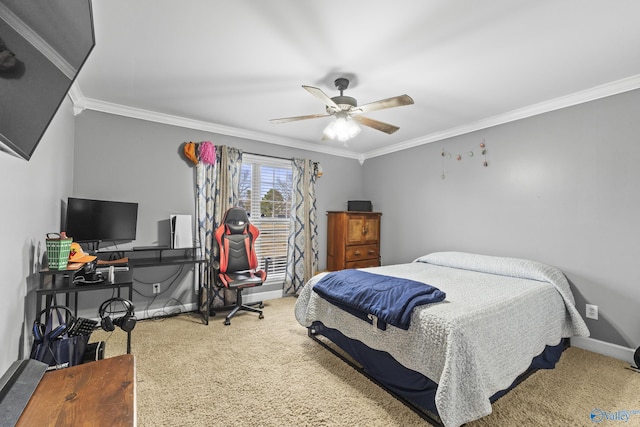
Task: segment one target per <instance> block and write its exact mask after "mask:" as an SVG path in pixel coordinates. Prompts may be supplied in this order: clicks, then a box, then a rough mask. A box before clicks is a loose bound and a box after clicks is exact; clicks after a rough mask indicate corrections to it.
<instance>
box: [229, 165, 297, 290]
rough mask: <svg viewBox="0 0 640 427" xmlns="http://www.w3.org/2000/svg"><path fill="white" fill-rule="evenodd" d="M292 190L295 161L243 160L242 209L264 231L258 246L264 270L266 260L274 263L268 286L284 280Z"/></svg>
mask: <svg viewBox="0 0 640 427" xmlns="http://www.w3.org/2000/svg"><path fill="white" fill-rule="evenodd" d="M292 188H293V182H292V171H291V161H289V160H281V159H273V158H269V157H262V156H255V155H251V154H244V155H243V156H242V170H241V174H240V201H239V205H240V206H241V207H243V208H244V209H246V211H247V213H248V214H249V219H250V220H251V223H252V224H253V225H255V226H256V227H257V228H258V229H259V230H260V237H258V240H257V241H256V244H255V249H256V255H257V256H258V262H259V263H260V268H264V258H265V257H271V259H272V262H271V265H270V266H269V271H268V272H267V273H268V275H267V283H274V282H282V281H283V280H284V276H285V269H286V264H287V239H288V237H289V216H290V212H291V192H292Z"/></svg>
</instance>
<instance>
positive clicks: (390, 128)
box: [351, 116, 400, 135]
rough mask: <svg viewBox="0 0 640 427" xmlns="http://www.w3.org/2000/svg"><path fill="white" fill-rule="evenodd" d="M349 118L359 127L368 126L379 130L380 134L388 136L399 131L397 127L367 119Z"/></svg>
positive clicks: (359, 117)
mask: <svg viewBox="0 0 640 427" xmlns="http://www.w3.org/2000/svg"><path fill="white" fill-rule="evenodd" d="M351 118H352V119H353V120H355V121H357V122H359V123H360V124H361V125H365V126H369V127H370V128H373V129H375V130H379V131H380V132H384V133H388V134H389V135H391V134H392V133H394V132H395V131H397V130H398V129H400V128H399V127H398V126H394V125H390V124H388V123H383V122H380V121H378V120H373V119H369V118H367V117H362V116H352V117H351Z"/></svg>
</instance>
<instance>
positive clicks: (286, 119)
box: [269, 113, 331, 123]
mask: <svg viewBox="0 0 640 427" xmlns="http://www.w3.org/2000/svg"><path fill="white" fill-rule="evenodd" d="M329 116H331V114H328V113H322V114H309V115H308V116H296V117H283V118H281V119H271V120H269V121H270V122H271V123H289V122H295V121H298V120H307V119H317V118H318V117H329Z"/></svg>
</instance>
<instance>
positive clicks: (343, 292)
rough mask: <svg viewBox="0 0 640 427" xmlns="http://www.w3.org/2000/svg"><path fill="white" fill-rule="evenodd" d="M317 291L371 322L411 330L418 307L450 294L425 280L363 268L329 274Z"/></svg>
mask: <svg viewBox="0 0 640 427" xmlns="http://www.w3.org/2000/svg"><path fill="white" fill-rule="evenodd" d="M313 290H314V291H315V292H317V293H318V294H319V295H320V296H321V297H323V298H324V299H326V300H327V301H329V302H330V303H332V304H334V305H337V306H339V307H340V308H342V309H344V310H346V311H348V312H349V313H351V314H354V315H356V316H358V317H360V318H362V319H364V320H367V321H369V322H374V321H377V326H378V328H380V329H386V324H387V323H388V324H390V325H393V326H396V327H398V328H402V329H404V330H407V329H409V324H410V323H411V312H412V311H413V309H414V308H415V307H417V306H419V305H424V304H431V303H436V302H440V301H443V300H444V299H445V297H446V294H445V293H444V292H442V291H441V290H440V289H438V288H436V287H434V286H431V285H427V284H425V283H421V282H416V281H414V280H409V279H403V278H400V277H392V276H383V275H380V274H373V273H368V272H366V271H360V270H342V271H336V272H333V273H329V274H327V275H326V276H324V277H323V278H322V279H320V281H318V283H316V284H315V285H314V287H313ZM374 316H375V317H374Z"/></svg>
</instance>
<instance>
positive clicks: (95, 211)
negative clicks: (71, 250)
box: [65, 197, 138, 242]
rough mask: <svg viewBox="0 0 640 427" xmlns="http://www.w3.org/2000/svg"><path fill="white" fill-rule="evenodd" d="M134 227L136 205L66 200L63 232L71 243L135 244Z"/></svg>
mask: <svg viewBox="0 0 640 427" xmlns="http://www.w3.org/2000/svg"><path fill="white" fill-rule="evenodd" d="M137 223H138V204H137V203H130V202H116V201H109V200H93V199H81V198H77V197H69V199H68V203H67V227H66V230H65V231H66V233H67V236H69V237H71V238H72V239H73V241H74V242H105V241H107V242H113V241H130V240H135V239H136V226H137Z"/></svg>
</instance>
